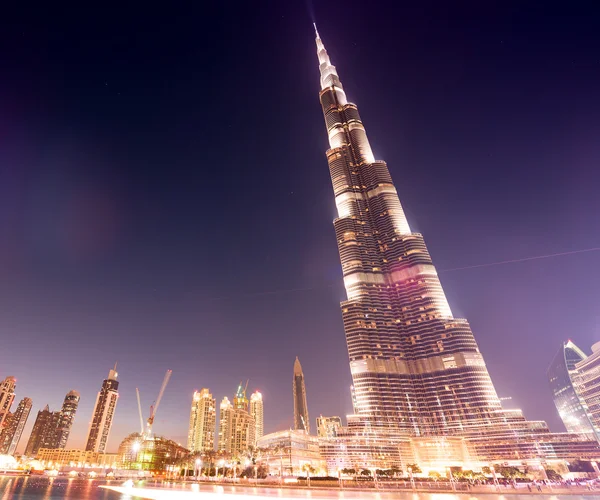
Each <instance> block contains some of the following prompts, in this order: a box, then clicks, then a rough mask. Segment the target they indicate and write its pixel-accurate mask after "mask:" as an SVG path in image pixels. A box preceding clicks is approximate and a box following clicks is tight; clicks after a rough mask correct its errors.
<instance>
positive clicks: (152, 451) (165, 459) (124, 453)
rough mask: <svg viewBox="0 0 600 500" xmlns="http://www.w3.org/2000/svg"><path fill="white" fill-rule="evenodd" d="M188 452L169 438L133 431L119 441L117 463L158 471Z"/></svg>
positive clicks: (133, 468) (132, 468) (136, 468)
mask: <svg viewBox="0 0 600 500" xmlns="http://www.w3.org/2000/svg"><path fill="white" fill-rule="evenodd" d="M188 453H189V450H187V449H186V448H184V447H183V446H181V445H179V444H178V443H176V442H175V441H171V440H170V439H166V438H164V437H161V436H154V437H151V438H147V437H143V436H142V435H141V434H140V433H139V432H134V433H133V434H130V435H129V436H127V437H126V438H125V439H124V440H123V441H121V444H120V445H119V450H118V452H117V464H118V466H119V467H121V468H123V469H130V470H140V471H156V472H160V471H164V470H166V468H167V467H168V466H171V465H175V464H177V463H178V462H179V460H180V459H181V458H183V457H185V456H186V455H188Z"/></svg>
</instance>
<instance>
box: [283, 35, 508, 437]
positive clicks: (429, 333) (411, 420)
mask: <svg viewBox="0 0 600 500" xmlns="http://www.w3.org/2000/svg"><path fill="white" fill-rule="evenodd" d="M316 43H317V54H318V58H319V65H320V66H319V68H320V74H321V92H320V101H321V105H322V109H323V114H324V117H325V124H326V127H327V135H328V138H329V144H330V149H329V150H328V151H327V153H326V154H327V161H328V163H329V170H330V174H331V181H332V184H333V191H334V196H335V203H336V206H337V212H338V217H337V218H336V219H335V220H334V223H333V224H334V228H335V234H336V239H337V242H338V249H339V254H340V260H341V264H342V272H343V278H344V285H345V288H346V294H347V300H345V301H344V302H342V304H341V308H342V316H343V322H344V329H345V332H346V341H347V345H348V354H349V358H350V370H351V373H352V379H353V385H354V392H355V400H356V401H355V412H356V414H357V416H362V417H364V419H365V420H370V421H371V423H372V425H376V426H382V427H389V428H391V429H394V430H395V431H396V432H398V431H399V432H398V433H399V434H400V435H407V436H438V435H452V434H460V433H464V432H470V431H473V432H476V431H477V429H480V428H482V427H483V426H489V425H492V424H493V423H494V422H496V421H498V419H500V420H502V419H503V416H502V415H503V414H502V410H501V407H500V401H499V399H498V396H497V394H496V391H495V389H494V386H493V384H492V381H491V379H490V376H489V374H488V371H487V368H486V365H485V362H484V360H483V357H482V355H481V353H480V352H479V348H478V346H477V343H476V341H475V338H474V337H473V334H472V332H471V328H470V326H469V323H468V322H467V320H465V319H461V318H455V317H454V316H453V315H452V311H451V310H450V306H449V305H448V301H447V300H446V296H445V294H444V290H443V289H442V286H441V284H440V280H439V278H438V274H437V272H436V269H435V267H434V265H433V263H432V260H431V257H430V255H429V252H428V250H427V247H426V246H425V242H424V241H423V236H422V235H421V234H419V233H414V232H412V231H411V229H410V227H409V224H408V221H407V219H406V216H405V214H404V211H403V209H402V205H401V204H400V200H399V198H398V194H397V192H396V187H395V185H394V183H393V182H392V178H391V176H390V173H389V171H388V167H387V165H386V163H385V162H384V161H380V160H376V159H375V157H374V155H373V152H372V151H371V146H370V144H369V140H368V139H367V135H366V132H365V127H364V125H363V123H362V120H361V118H360V115H359V113H358V108H357V107H356V105H355V104H352V103H350V102H348V100H347V98H346V93H345V92H344V88H343V86H342V83H341V81H340V79H339V77H338V74H337V71H336V68H335V66H333V65H332V64H331V61H330V59H329V56H328V54H327V51H326V50H325V47H324V45H323V42H322V41H321V39H320V37H319V34H318V33H317V38H316ZM294 387H295V388H296V385H295V386H294ZM295 400H296V398H295ZM307 421H308V419H307ZM296 426H298V424H297V423H296Z"/></svg>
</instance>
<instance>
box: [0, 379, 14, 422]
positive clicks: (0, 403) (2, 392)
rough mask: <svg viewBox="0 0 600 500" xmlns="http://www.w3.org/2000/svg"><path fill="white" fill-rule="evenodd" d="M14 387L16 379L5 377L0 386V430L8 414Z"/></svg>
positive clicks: (12, 399)
mask: <svg viewBox="0 0 600 500" xmlns="http://www.w3.org/2000/svg"><path fill="white" fill-rule="evenodd" d="M16 387H17V379H16V378H15V377H6V378H5V379H4V380H3V381H2V383H1V384H0V430H1V429H2V428H3V427H4V423H5V422H4V421H5V420H6V418H7V417H8V415H9V413H10V407H11V406H12V404H13V401H14V399H15V388H16Z"/></svg>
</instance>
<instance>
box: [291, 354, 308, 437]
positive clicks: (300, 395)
mask: <svg viewBox="0 0 600 500" xmlns="http://www.w3.org/2000/svg"><path fill="white" fill-rule="evenodd" d="M292 387H293V394H294V429H296V430H303V431H305V432H306V433H307V434H309V433H310V421H309V419H308V405H307V404H306V385H305V384H304V373H303V372H302V365H300V360H299V359H298V356H296V361H294V380H293V386H292Z"/></svg>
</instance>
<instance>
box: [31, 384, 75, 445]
mask: <svg viewBox="0 0 600 500" xmlns="http://www.w3.org/2000/svg"><path fill="white" fill-rule="evenodd" d="M78 405H79V393H78V392H77V391H70V392H68V393H67V395H66V396H65V399H64V401H63V405H62V408H61V410H60V411H50V408H49V407H48V405H46V407H45V408H44V409H43V410H40V411H39V412H38V414H37V418H36V419H35V423H34V424H33V430H32V431H31V435H30V436H29V441H27V446H26V447H25V455H26V456H28V457H34V456H35V455H36V454H37V452H38V450H39V449H40V448H50V449H57V448H60V449H62V448H64V447H65V446H66V444H67V440H68V439H69V434H70V433H71V427H72V426H73V421H74V420H75V414H76V413H77V407H78Z"/></svg>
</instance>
